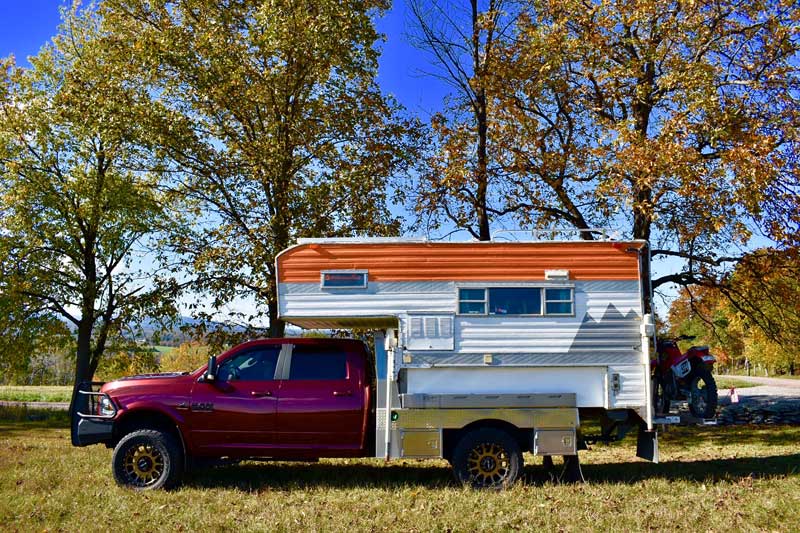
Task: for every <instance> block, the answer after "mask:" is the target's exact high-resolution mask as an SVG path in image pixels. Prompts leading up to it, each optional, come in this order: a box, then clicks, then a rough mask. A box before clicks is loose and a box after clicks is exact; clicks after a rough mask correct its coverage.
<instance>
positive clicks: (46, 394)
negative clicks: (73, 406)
mask: <svg viewBox="0 0 800 533" xmlns="http://www.w3.org/2000/svg"><path fill="white" fill-rule="evenodd" d="M71 396H72V387H70V386H68V385H67V386H60V385H42V386H27V385H25V386H13V385H2V386H0V400H2V401H6V402H68V401H70V398H71Z"/></svg>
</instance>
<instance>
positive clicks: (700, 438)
mask: <svg viewBox="0 0 800 533" xmlns="http://www.w3.org/2000/svg"><path fill="white" fill-rule="evenodd" d="M634 437H635V435H634ZM658 439H659V441H660V442H661V443H663V444H670V445H672V444H678V445H681V446H685V447H692V446H695V445H698V444H703V443H706V444H713V445H719V446H730V445H738V444H758V445H763V444H767V445H793V444H796V443H797V442H798V441H800V426H771V425H739V426H708V427H698V426H686V427H669V428H667V431H659V433H658Z"/></svg>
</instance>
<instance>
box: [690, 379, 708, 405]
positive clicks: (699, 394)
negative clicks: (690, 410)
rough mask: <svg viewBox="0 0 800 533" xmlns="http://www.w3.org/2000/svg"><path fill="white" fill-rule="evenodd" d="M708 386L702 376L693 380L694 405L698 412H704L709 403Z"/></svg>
mask: <svg viewBox="0 0 800 533" xmlns="http://www.w3.org/2000/svg"><path fill="white" fill-rule="evenodd" d="M707 396H708V387H706V382H705V381H703V380H702V379H701V378H695V379H694V380H692V405H694V408H695V410H696V411H697V412H698V413H704V412H705V410H706V405H707V402H706V400H707V398H706V397H707Z"/></svg>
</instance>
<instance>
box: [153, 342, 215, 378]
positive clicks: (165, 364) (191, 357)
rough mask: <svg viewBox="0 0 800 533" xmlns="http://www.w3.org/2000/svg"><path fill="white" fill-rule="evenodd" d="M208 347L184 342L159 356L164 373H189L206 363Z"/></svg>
mask: <svg viewBox="0 0 800 533" xmlns="http://www.w3.org/2000/svg"><path fill="white" fill-rule="evenodd" d="M209 352H210V349H209V346H208V345H206V344H202V343H200V342H197V341H193V342H184V343H182V344H181V345H180V346H178V347H177V348H174V349H172V350H170V351H169V352H167V353H165V354H164V355H162V356H161V364H160V368H161V370H162V371H164V372H191V371H192V370H196V369H198V368H200V367H201V366H203V365H204V364H205V363H207V362H208V356H209Z"/></svg>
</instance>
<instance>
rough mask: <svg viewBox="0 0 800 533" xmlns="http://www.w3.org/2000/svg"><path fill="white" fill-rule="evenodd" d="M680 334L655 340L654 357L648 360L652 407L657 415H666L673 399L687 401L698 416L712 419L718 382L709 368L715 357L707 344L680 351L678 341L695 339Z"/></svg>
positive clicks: (692, 411) (711, 367)
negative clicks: (653, 405)
mask: <svg viewBox="0 0 800 533" xmlns="http://www.w3.org/2000/svg"><path fill="white" fill-rule="evenodd" d="M694 338H695V337H692V336H688V335H681V336H680V337H678V338H676V339H658V343H657V346H656V356H657V357H658V359H657V360H654V361H651V362H650V366H651V367H652V369H653V377H654V378H655V385H656V386H655V394H656V398H655V406H656V412H657V413H659V414H664V415H666V414H668V413H669V410H670V407H671V405H672V402H673V401H679V400H686V401H687V402H688V404H689V411H691V413H692V415H694V416H696V417H697V418H714V416H715V415H716V412H717V401H718V396H717V383H716V382H715V381H714V377H713V376H712V375H711V371H712V369H713V367H714V363H716V361H717V358H716V357H714V356H713V355H711V354H710V353H709V352H708V346H692V347H691V348H689V349H688V350H687V351H686V353H681V350H680V348H678V342H677V341H683V340H694Z"/></svg>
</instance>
